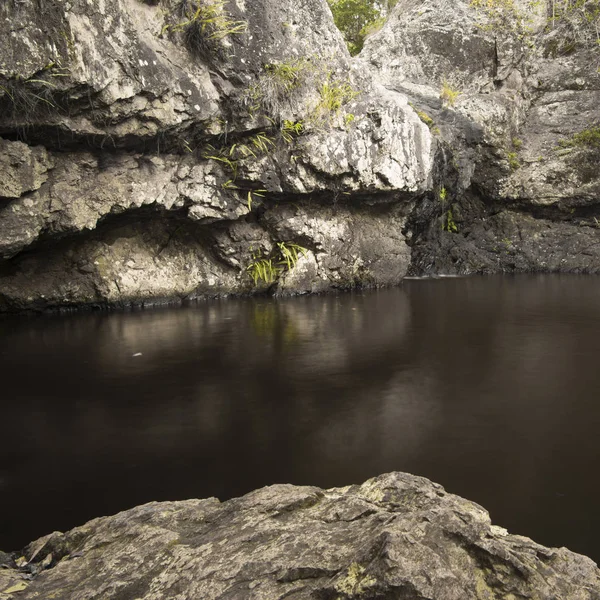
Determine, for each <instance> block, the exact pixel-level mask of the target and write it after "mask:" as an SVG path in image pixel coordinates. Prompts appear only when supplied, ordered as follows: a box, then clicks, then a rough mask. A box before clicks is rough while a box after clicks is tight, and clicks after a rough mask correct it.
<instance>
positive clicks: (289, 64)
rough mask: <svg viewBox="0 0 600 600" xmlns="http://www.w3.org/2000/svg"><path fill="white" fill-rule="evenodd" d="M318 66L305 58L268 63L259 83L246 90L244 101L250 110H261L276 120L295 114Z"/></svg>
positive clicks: (252, 111)
mask: <svg viewBox="0 0 600 600" xmlns="http://www.w3.org/2000/svg"><path fill="white" fill-rule="evenodd" d="M315 71H316V66H315V65H314V64H313V63H311V61H310V60H308V59H306V58H294V59H290V60H288V61H283V62H276V63H269V64H267V65H265V66H264V71H263V73H261V75H260V77H259V78H258V80H257V82H256V83H255V84H253V85H251V86H250V87H249V88H248V90H247V91H246V93H245V97H244V101H245V103H246V105H247V106H248V108H249V110H250V112H251V113H254V112H257V111H260V110H262V111H263V112H264V113H266V114H267V115H271V116H272V117H275V118H276V119H279V118H281V115H282V114H283V113H293V112H294V109H295V108H296V106H295V105H296V104H297V98H299V97H300V96H301V95H302V93H303V91H304V90H305V89H306V88H307V86H308V85H309V83H310V82H311V79H312V75H313V74H314V72H315Z"/></svg>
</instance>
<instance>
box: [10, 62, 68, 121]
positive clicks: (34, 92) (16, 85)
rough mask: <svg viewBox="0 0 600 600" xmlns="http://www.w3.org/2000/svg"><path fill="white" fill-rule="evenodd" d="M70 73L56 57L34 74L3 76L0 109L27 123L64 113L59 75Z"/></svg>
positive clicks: (11, 116) (63, 75)
mask: <svg viewBox="0 0 600 600" xmlns="http://www.w3.org/2000/svg"><path fill="white" fill-rule="evenodd" d="M69 74H70V71H69V69H68V68H66V67H63V66H62V64H61V61H60V59H58V58H57V59H54V60H51V61H49V62H48V64H47V65H46V66H45V67H44V68H43V69H41V70H40V71H38V72H37V73H35V74H34V75H32V76H31V77H27V78H24V77H21V76H20V75H13V76H12V77H9V78H7V79H4V80H3V79H0V112H1V113H3V114H4V115H6V116H8V117H10V118H19V119H20V120H22V121H23V122H24V123H29V122H32V121H34V120H35V119H36V117H40V116H45V117H47V116H49V115H52V114H59V113H61V112H64V108H65V107H64V106H63V103H62V98H61V93H60V78H61V77H68V75H69Z"/></svg>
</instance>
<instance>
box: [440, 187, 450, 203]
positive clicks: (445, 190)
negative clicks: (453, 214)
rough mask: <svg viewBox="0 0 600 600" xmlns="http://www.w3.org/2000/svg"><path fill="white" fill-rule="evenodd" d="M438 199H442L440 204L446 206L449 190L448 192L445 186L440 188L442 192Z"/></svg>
mask: <svg viewBox="0 0 600 600" xmlns="http://www.w3.org/2000/svg"><path fill="white" fill-rule="evenodd" d="M438 197H439V199H440V202H441V203H442V204H446V199H447V197H448V190H447V189H446V188H445V187H444V186H442V187H441V188H440V192H439V194H438Z"/></svg>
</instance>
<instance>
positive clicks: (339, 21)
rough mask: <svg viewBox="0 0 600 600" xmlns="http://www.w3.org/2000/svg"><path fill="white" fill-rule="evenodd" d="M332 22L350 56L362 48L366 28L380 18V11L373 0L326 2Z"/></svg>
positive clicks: (335, 0)
mask: <svg viewBox="0 0 600 600" xmlns="http://www.w3.org/2000/svg"><path fill="white" fill-rule="evenodd" d="M327 2H328V3H329V7H330V8H331V12H332V14H333V20H334V21H335V24H336V26H337V28H338V29H339V30H340V31H341V32H342V35H343V36H344V39H345V40H346V45H347V46H348V50H349V52H350V54H351V55H352V56H355V55H357V54H358V53H359V52H360V51H361V50H362V48H363V45H364V43H365V37H366V35H367V28H368V27H369V26H371V25H373V24H374V23H375V22H377V21H378V20H379V19H380V18H381V16H382V15H381V10H380V8H379V7H378V5H377V3H376V2H374V1H373V0H327Z"/></svg>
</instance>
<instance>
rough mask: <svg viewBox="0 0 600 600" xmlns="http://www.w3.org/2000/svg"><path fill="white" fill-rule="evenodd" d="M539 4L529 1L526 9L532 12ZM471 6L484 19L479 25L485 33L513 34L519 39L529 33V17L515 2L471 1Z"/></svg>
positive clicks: (500, 0) (495, 0)
mask: <svg viewBox="0 0 600 600" xmlns="http://www.w3.org/2000/svg"><path fill="white" fill-rule="evenodd" d="M540 4H541V3H540V1H539V0H530V1H529V4H528V7H527V8H528V9H529V10H532V11H533V10H536V9H537V8H538V7H539V6H540ZM471 6H472V7H474V8H475V9H477V10H478V11H480V12H481V13H482V14H483V15H484V16H485V17H486V22H485V23H484V24H481V25H480V28H481V29H483V30H485V31H494V32H504V33H513V34H516V35H518V36H519V37H523V36H524V35H525V34H527V33H530V31H531V22H532V18H531V15H529V14H528V13H527V12H526V11H523V10H521V9H520V8H519V5H518V4H517V1H516V0H471Z"/></svg>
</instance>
